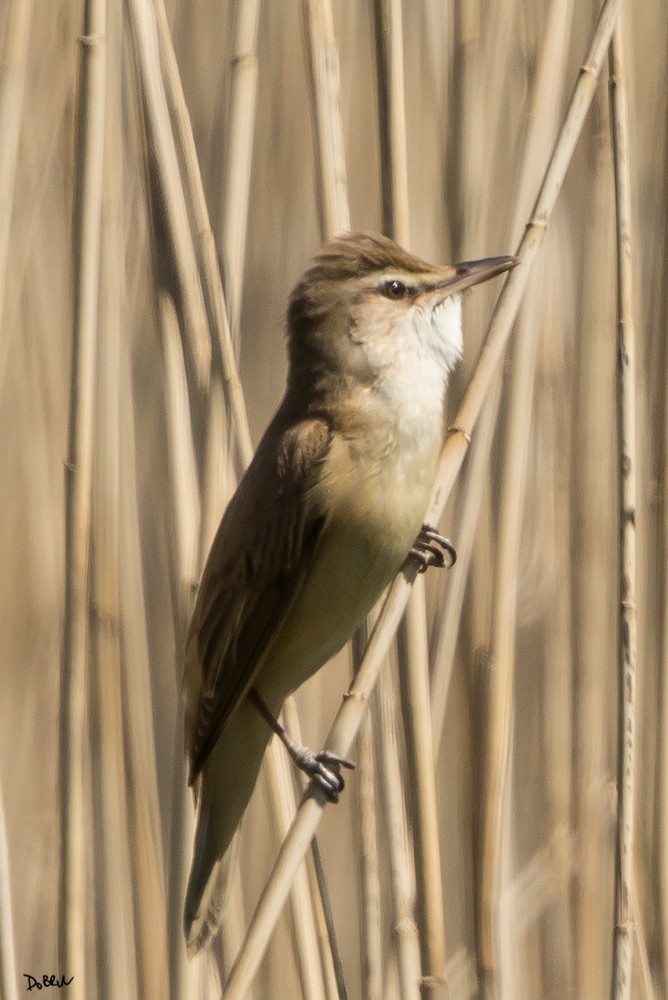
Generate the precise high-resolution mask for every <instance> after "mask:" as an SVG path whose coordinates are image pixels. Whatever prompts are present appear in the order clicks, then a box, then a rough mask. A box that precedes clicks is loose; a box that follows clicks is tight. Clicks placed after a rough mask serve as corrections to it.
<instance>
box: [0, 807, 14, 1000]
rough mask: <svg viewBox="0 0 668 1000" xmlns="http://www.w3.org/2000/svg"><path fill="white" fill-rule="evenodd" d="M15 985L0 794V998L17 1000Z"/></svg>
mask: <svg viewBox="0 0 668 1000" xmlns="http://www.w3.org/2000/svg"><path fill="white" fill-rule="evenodd" d="M16 983H17V968H16V956H15V954H14V927H13V920H12V892H11V886H10V879H9V852H8V850H7V823H6V820H5V806H4V801H3V797H2V794H0V996H1V997H3V1000H17V996H18V993H17V989H16Z"/></svg>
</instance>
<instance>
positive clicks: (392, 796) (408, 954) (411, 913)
mask: <svg viewBox="0 0 668 1000" xmlns="http://www.w3.org/2000/svg"><path fill="white" fill-rule="evenodd" d="M395 690H396V684H395V681H394V678H393V677H392V674H391V673H390V671H389V670H387V669H386V670H385V671H384V672H383V673H382V675H381V678H380V683H379V687H378V704H379V712H378V719H379V725H378V726H377V729H376V733H377V738H378V751H377V757H378V761H379V765H380V766H379V769H378V770H379V775H380V780H381V786H382V793H383V801H384V804H385V809H384V813H385V816H386V828H387V837H388V848H389V855H390V880H389V881H390V891H391V894H392V921H393V925H392V937H393V945H394V948H395V949H396V953H397V965H398V971H399V997H400V1000H418V998H419V996H420V939H419V935H418V927H417V924H416V922H415V872H414V870H413V856H412V851H411V849H410V844H409V836H408V825H407V817H406V804H405V801H404V791H403V783H402V780H401V768H400V764H399V744H398V735H399V734H398V727H399V713H398V710H397V699H396V693H395Z"/></svg>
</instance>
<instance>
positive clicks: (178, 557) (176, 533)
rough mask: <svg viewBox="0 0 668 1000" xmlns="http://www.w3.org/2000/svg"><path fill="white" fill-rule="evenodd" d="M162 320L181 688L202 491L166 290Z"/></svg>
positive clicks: (181, 979) (180, 809) (181, 954)
mask: <svg viewBox="0 0 668 1000" xmlns="http://www.w3.org/2000/svg"><path fill="white" fill-rule="evenodd" d="M158 302H159V309H160V325H161V330H162V348H163V358H164V378H165V395H166V417H167V440H168V448H169V456H168V457H169V462H168V465H169V478H170V496H171V497H172V503H173V529H174V530H173V537H172V544H173V546H174V551H173V553H172V555H171V560H172V572H171V574H170V575H171V579H172V584H173V595H172V600H173V615H174V633H175V644H176V658H177V667H176V675H177V678H176V680H177V690H178V685H179V683H180V679H181V678H180V660H181V655H182V650H183V649H184V648H185V639H186V629H187V624H188V620H189V616H190V611H191V604H192V593H193V588H194V583H195V579H196V572H197V555H198V541H199V518H200V511H199V493H198V484H197V472H196V469H195V457H194V452H193V443H192V442H193V435H192V429H191V424H190V406H189V402H188V386H187V375H186V369H185V364H184V356H183V350H182V344H181V337H180V333H179V324H178V319H177V316H176V311H175V309H174V304H173V302H172V299H171V297H170V296H169V295H167V294H166V293H164V292H163V293H161V294H160V296H159V300H158ZM175 737H176V745H177V752H176V753H175V767H174V774H173V795H172V802H173V807H172V825H171V831H170V856H169V863H168V871H170V872H171V873H172V877H171V879H170V881H169V883H168V911H167V912H168V921H169V923H168V940H169V954H170V981H171V982H172V983H177V984H179V991H180V993H181V995H184V996H185V995H188V992H189V989H188V988H189V987H190V989H192V980H193V977H194V975H195V972H194V969H193V966H192V964H191V963H188V961H187V958H186V951H185V946H184V942H183V935H182V923H181V908H182V905H183V898H184V894H185V882H184V879H185V875H186V873H187V870H188V865H187V862H186V858H187V854H188V851H189V849H190V841H189V837H188V834H190V833H192V830H191V829H189V827H191V826H192V824H190V823H189V822H188V820H187V816H188V815H189V813H188V812H187V810H188V809H189V805H188V803H187V799H188V790H187V788H186V783H185V767H184V763H183V758H182V755H181V753H180V752H179V751H180V749H181V738H180V737H181V734H180V732H177V733H176V734H175Z"/></svg>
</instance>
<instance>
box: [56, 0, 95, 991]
mask: <svg viewBox="0 0 668 1000" xmlns="http://www.w3.org/2000/svg"><path fill="white" fill-rule="evenodd" d="M105 24H106V6H105V2H104V0H87V2H86V3H85V6H84V16H83V35H82V37H81V38H80V44H81V63H80V76H79V104H78V135H77V169H76V190H75V202H74V225H73V238H74V267H73V274H74V291H73V309H72V364H71V381H70V415H69V430H68V448H67V464H66V482H65V617H64V624H63V646H62V666H61V689H60V712H61V717H60V781H61V787H60V837H61V841H60V872H59V877H60V884H59V911H58V915H59V957H60V963H61V966H62V968H63V969H67V970H68V975H69V976H72V977H73V981H72V983H71V986H70V993H71V995H72V997H73V998H74V1000H84V997H85V996H86V961H85V954H86V941H87V940H88V939H89V938H90V935H89V934H87V922H86V887H85V859H86V837H85V801H86V797H85V781H86V772H85V767H84V757H85V752H86V751H85V746H86V737H87V722H86V697H87V687H88V684H87V656H88V601H89V579H88V570H89V549H90V533H91V490H92V477H93V418H94V410H93V402H94V393H95V357H96V345H97V319H98V315H97V314H98V294H97V293H98V274H99V254H100V214H101V203H102V174H103V162H104V132H105V127H104V123H105V92H106V60H105V45H104V33H105Z"/></svg>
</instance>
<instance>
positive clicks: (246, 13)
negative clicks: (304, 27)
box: [221, 0, 260, 344]
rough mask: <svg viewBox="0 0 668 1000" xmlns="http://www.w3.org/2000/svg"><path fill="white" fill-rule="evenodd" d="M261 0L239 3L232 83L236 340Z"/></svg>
mask: <svg viewBox="0 0 668 1000" xmlns="http://www.w3.org/2000/svg"><path fill="white" fill-rule="evenodd" d="M259 16H260V0H245V2H242V3H238V4H237V11H236V17H237V24H236V32H235V36H234V56H233V59H232V79H231V82H230V118H229V136H230V139H229V144H228V151H227V163H226V172H225V190H224V192H223V225H222V239H221V251H222V255H223V264H224V273H225V291H226V294H227V302H228V309H229V316H230V328H231V331H232V343H233V344H238V341H239V322H240V317H241V299H242V291H243V276H244V258H245V254H246V231H247V227H248V200H249V195H250V181H251V166H252V162H253V139H254V134H255V106H256V98H257V78H258V71H259V64H258V58H257V29H258V20H259Z"/></svg>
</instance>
